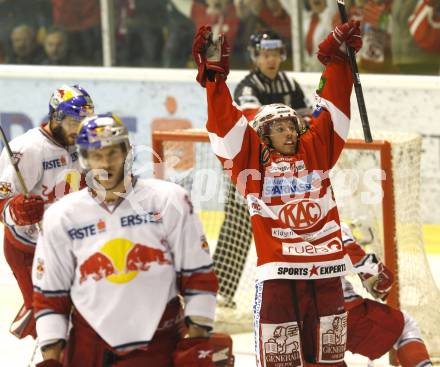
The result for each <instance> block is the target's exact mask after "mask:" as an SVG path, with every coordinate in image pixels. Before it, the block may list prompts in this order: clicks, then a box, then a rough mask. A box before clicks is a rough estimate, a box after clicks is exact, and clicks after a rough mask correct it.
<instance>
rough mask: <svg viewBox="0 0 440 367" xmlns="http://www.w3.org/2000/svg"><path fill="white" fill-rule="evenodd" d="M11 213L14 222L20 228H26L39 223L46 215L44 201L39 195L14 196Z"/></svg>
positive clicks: (10, 208)
mask: <svg viewBox="0 0 440 367" xmlns="http://www.w3.org/2000/svg"><path fill="white" fill-rule="evenodd" d="M9 212H10V213H11V216H12V220H13V221H14V222H15V223H16V224H17V225H19V226H26V225H30V224H35V223H38V222H39V221H40V220H41V219H42V218H43V214H44V201H43V198H42V197H41V196H39V195H32V194H31V195H29V197H26V196H24V195H23V194H18V195H16V196H14V197H13V198H12V199H11V200H10V201H9Z"/></svg>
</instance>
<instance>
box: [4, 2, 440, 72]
mask: <svg viewBox="0 0 440 367" xmlns="http://www.w3.org/2000/svg"><path fill="white" fill-rule="evenodd" d="M297 4H298V3H297V0H114V12H113V13H114V28H115V48H116V60H115V64H116V65H117V66H135V67H170V68H184V67H193V65H192V64H191V61H190V53H191V42H192V37H193V35H194V33H195V30H196V29H197V28H198V27H199V26H200V25H203V24H210V25H211V26H212V28H213V31H214V34H218V33H220V32H223V33H225V34H226V35H227V37H228V40H229V44H230V45H231V48H232V58H231V66H232V68H235V69H247V68H248V67H249V65H250V60H249V57H248V52H247V46H248V43H249V38H250V35H251V34H253V33H255V32H256V31H265V30H271V31H275V32H276V33H278V34H279V35H280V36H281V37H282V38H283V40H284V42H285V44H286V45H287V46H288V47H289V49H288V50H287V54H288V55H291V54H292V50H291V46H292V42H291V40H292V31H291V16H292V15H293V13H292V11H291V10H292V8H293V7H294V6H297ZM301 5H302V8H303V10H302V12H301V18H302V26H303V29H302V44H301V45H300V47H301V50H302V52H303V56H304V57H303V59H304V64H303V70H304V71H320V64H319V63H318V61H317V59H316V57H315V54H316V48H317V42H318V40H321V39H322V38H323V36H325V35H326V34H328V32H329V31H330V30H331V29H333V27H334V26H335V25H336V24H337V23H339V22H340V21H339V13H338V10H337V6H336V2H335V1H331V0H302V3H301ZM346 5H347V7H348V10H349V16H350V17H351V18H353V19H357V20H361V22H362V32H363V34H362V36H363V41H364V47H363V48H362V52H361V53H360V55H358V58H359V59H358V62H359V68H360V70H361V71H362V72H374V73H402V74H405V73H407V74H431V75H432V74H434V75H435V74H438V73H439V69H440V68H439V65H440V50H439V48H440V46H439V45H440V39H439V36H438V34H439V33H436V34H431V35H429V36H428V35H426V34H421V31H420V30H416V31H414V30H412V26H413V28H414V27H416V26H419V24H420V21H419V20H414V17H415V16H416V15H417V9H418V7H419V8H420V7H421V6H422V5H423V6H424V7H426V8H428V9H425V8H424V9H423V11H419V14H422V13H423V14H425V18H426V22H428V23H430V24H431V25H434V26H433V29H437V32H440V31H439V30H440V0H351V1H350V0H348V1H346ZM426 14H427V15H426ZM100 16H101V12H100V2H99V0H32V1H28V0H0V63H9V64H38V65H91V66H93V65H95V66H96V65H102V43H101V27H100ZM411 19H413V22H412V23H411ZM419 28H420V27H419ZM417 32H418V33H417ZM423 32H425V33H426V32H427V31H426V30H425V29H423V30H422V33H423ZM417 35H419V36H420V35H421V36H420V37H422V38H423V39H424V41H419V40H418V38H417ZM427 37H431V38H430V42H426V41H425V40H426V39H429V38H427ZM284 68H285V69H287V70H289V69H292V58H291V57H289V58H288V62H287V63H284Z"/></svg>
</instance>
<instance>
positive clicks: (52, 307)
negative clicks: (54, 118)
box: [33, 115, 218, 367]
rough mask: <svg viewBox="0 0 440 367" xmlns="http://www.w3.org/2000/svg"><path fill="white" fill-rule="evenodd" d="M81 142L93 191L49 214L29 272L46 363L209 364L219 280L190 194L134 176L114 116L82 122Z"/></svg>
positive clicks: (123, 136)
mask: <svg viewBox="0 0 440 367" xmlns="http://www.w3.org/2000/svg"><path fill="white" fill-rule="evenodd" d="M77 146H78V148H79V158H80V162H81V165H82V166H83V167H84V168H85V169H86V170H87V171H88V174H87V184H88V186H89V188H88V189H83V190H81V191H79V192H76V193H73V194H71V195H69V196H66V197H65V198H63V199H61V200H60V201H58V202H57V203H55V204H54V205H53V206H52V207H51V208H49V210H47V211H46V212H45V214H44V220H43V231H42V234H41V235H40V237H39V240H38V244H37V249H36V254H35V261H34V266H33V281H34V307H35V314H36V319H37V332H38V337H39V340H40V346H41V349H42V353H43V357H44V359H45V361H44V362H42V363H41V366H75V367H77V366H78V367H79V366H80V367H95V366H110V365H111V366H121V367H122V366H130V367H137V366H155V367H171V366H176V367H183V366H213V362H212V348H211V344H210V341H209V339H207V337H208V331H209V330H210V329H211V328H212V326H213V319H214V311H215V305H216V292H217V287H218V285H217V278H216V276H215V273H214V271H213V264H212V260H211V257H210V254H209V251H208V246H207V242H206V238H205V236H204V234H203V230H202V226H201V223H200V221H199V219H198V217H197V214H196V213H195V212H194V210H193V207H192V204H191V201H190V199H189V197H188V195H187V193H186V191H185V190H184V189H182V188H181V187H180V186H178V185H175V184H173V183H169V182H165V181H160V180H155V179H148V180H141V179H136V177H133V176H132V175H131V173H130V166H131V162H130V160H131V158H130V155H131V154H130V144H129V139H128V132H127V129H126V128H125V126H124V125H123V123H122V122H121V121H120V120H119V119H118V118H117V117H116V116H114V115H98V116H95V117H90V118H87V119H85V120H84V121H83V122H82V124H81V127H80V130H79V132H78V138H77ZM180 296H182V297H183V299H184V303H185V308H184V313H182V309H181V302H180V300H179V297H180ZM72 306H73V312H72V314H71V318H70V320H71V323H72V325H73V327H72V330H71V331H70V333H69V331H68V325H69V314H70V311H71V309H72ZM183 320H185V322H186V326H187V327H188V334H189V337H188V338H183V339H181V330H182V328H183V327H185V325H184V322H183ZM92 346H93V347H92ZM62 355H63V357H62Z"/></svg>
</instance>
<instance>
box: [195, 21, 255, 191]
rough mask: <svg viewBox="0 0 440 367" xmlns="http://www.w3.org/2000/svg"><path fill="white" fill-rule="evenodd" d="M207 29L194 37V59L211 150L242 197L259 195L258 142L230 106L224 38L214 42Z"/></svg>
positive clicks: (227, 63)
mask: <svg viewBox="0 0 440 367" xmlns="http://www.w3.org/2000/svg"><path fill="white" fill-rule="evenodd" d="M211 35H212V32H211V29H210V27H201V28H200V29H199V31H198V32H197V34H196V36H195V37H194V43H193V55H194V60H195V61H196V63H197V65H198V74H197V81H198V82H199V83H200V85H202V86H203V87H206V94H207V102H208V122H207V124H206V128H207V129H208V133H209V139H210V141H211V146H212V149H213V151H214V153H215V155H217V157H218V158H219V159H220V161H221V162H222V164H223V166H224V168H225V170H227V171H228V172H229V173H230V175H231V179H232V181H233V182H234V183H235V184H236V185H237V188H238V189H239V191H240V192H241V193H242V194H244V195H245V194H247V193H249V192H259V191H260V189H259V185H260V179H259V177H257V176H258V172H259V156H260V150H261V142H260V139H259V137H258V136H257V134H256V133H255V132H254V131H253V129H252V128H251V127H250V126H249V125H248V121H247V119H246V117H245V116H244V115H243V114H242V112H241V111H240V110H239V109H238V108H237V106H236V104H235V103H234V102H233V100H232V97H231V94H230V92H229V89H228V87H227V85H226V82H225V81H226V78H227V75H228V73H229V47H228V44H227V41H226V38H225V37H224V35H220V37H219V38H218V39H217V40H216V41H215V42H213V41H212V40H211V39H210V37H211Z"/></svg>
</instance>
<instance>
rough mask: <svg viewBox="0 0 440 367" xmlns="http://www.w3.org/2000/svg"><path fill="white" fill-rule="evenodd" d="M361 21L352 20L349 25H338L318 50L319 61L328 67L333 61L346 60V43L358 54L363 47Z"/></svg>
mask: <svg viewBox="0 0 440 367" xmlns="http://www.w3.org/2000/svg"><path fill="white" fill-rule="evenodd" d="M359 27H360V23H359V21H353V20H351V21H350V22H348V23H344V24H342V25H338V26H337V27H336V28H335V29H334V30H333V32H331V33H330V34H329V35H328V36H327V38H326V39H325V40H324V41H322V42H321V43H320V44H319V46H318V48H319V50H318V59H319V61H321V63H322V64H324V65H326V64H327V63H328V62H329V61H330V60H332V59H339V60H345V59H346V58H347V53H346V49H345V43H346V44H348V45H349V46H351V47H353V48H354V50H355V52H358V51H359V50H360V49H361V47H362V38H361V30H360V28H359Z"/></svg>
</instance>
